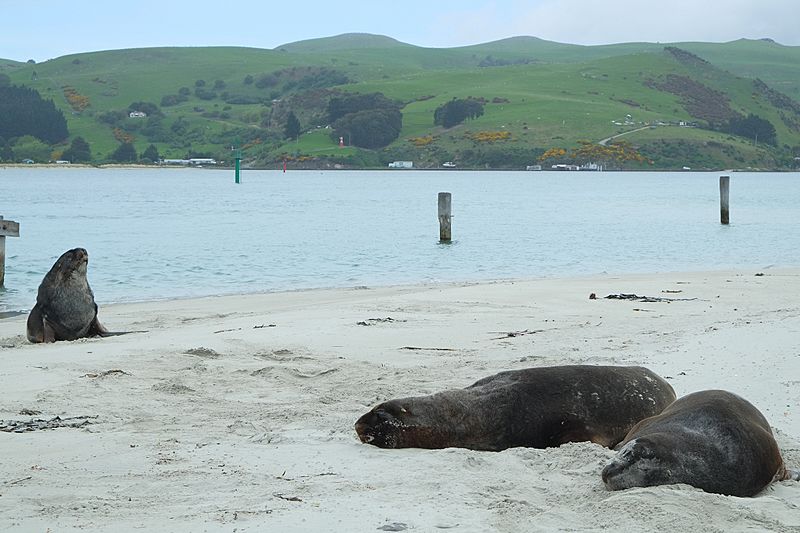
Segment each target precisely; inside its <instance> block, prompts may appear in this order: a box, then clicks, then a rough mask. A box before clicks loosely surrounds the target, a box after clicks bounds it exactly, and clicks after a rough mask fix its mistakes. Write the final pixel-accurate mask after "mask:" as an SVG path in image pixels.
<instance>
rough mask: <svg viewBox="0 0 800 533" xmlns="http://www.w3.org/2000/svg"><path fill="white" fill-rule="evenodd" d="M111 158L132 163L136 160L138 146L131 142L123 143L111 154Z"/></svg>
mask: <svg viewBox="0 0 800 533" xmlns="http://www.w3.org/2000/svg"><path fill="white" fill-rule="evenodd" d="M111 159H112V160H113V161H116V162H118V163H132V162H134V161H136V148H134V146H133V145H132V144H131V143H122V144H120V145H119V147H118V148H117V149H116V150H114V153H113V154H111Z"/></svg>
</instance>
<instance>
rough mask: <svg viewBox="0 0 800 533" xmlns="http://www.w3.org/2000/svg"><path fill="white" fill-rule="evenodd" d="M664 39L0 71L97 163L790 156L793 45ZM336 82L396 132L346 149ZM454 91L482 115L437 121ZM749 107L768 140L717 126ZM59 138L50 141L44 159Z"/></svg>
mask: <svg viewBox="0 0 800 533" xmlns="http://www.w3.org/2000/svg"><path fill="white" fill-rule="evenodd" d="M668 46H669V47H671V48H670V49H669V50H671V51H668V50H665V45H663V44H656V43H625V44H617V45H605V46H578V45H570V44H561V43H554V42H550V41H544V40H541V39H537V38H534V37H515V38H511V39H504V40H501V41H495V42H490V43H484V44H480V45H475V46H468V47H458V48H423V47H418V46H413V45H410V44H406V43H402V42H399V41H397V40H395V39H392V38H390V37H385V36H377V35H369V34H345V35H339V36H335V37H328V38H322V39H312V40H307V41H300V42H296V43H287V44H285V45H282V46H279V47H277V48H275V49H273V50H264V49H254V48H241V47H206V48H144V49H132V50H114V51H105V52H92V53H85V54H73V55H69V56H64V57H60V58H57V59H53V60H50V61H46V62H43V63H39V64H28V63H17V62H13V61H5V60H0V73H3V74H5V75H7V76H8V77H10V79H11V82H12V83H14V84H16V85H25V86H28V87H32V88H34V89H36V90H37V91H39V92H40V94H41V95H42V96H43V97H44V98H49V99H52V100H53V101H54V102H55V104H56V105H57V107H59V108H60V109H62V111H63V112H64V115H65V117H66V118H67V122H68V126H69V131H70V139H74V138H75V137H78V136H80V137H83V138H84V139H86V140H87V141H88V142H89V145H90V147H91V150H92V155H93V159H94V160H95V161H96V162H104V161H107V160H108V159H110V157H111V154H112V152H114V150H116V148H117V147H118V146H119V145H120V143H121V142H124V141H131V142H132V143H133V144H134V146H135V148H136V151H137V152H138V153H139V154H141V153H142V152H143V151H144V150H145V148H147V147H148V146H149V145H150V144H153V145H155V146H156V148H157V149H158V152H159V154H160V155H161V157H165V158H185V157H192V156H205V157H214V158H216V159H218V160H230V153H231V152H230V148H231V146H242V147H243V148H244V158H245V161H246V163H247V164H251V165H258V166H269V165H274V164H277V162H279V161H281V160H283V159H289V161H290V164H294V165H307V166H318V167H323V168H327V167H328V166H331V165H336V164H341V165H350V166H385V164H386V162H387V161H391V160H394V159H409V160H413V161H415V166H417V167H438V166H440V165H441V163H442V162H443V161H455V162H456V163H457V164H458V165H459V166H461V167H481V168H484V167H487V166H488V167H492V168H494V167H500V168H503V167H506V168H520V167H524V166H525V165H526V164H534V163H536V162H537V158H538V157H539V156H540V155H541V154H542V153H544V152H545V151H547V150H550V149H563V150H565V151H566V152H567V153H566V154H565V155H564V156H563V157H562V159H564V158H567V159H568V158H569V156H570V153H572V152H574V151H575V150H576V149H577V148H580V147H581V146H585V145H584V144H581V143H582V141H588V142H589V143H590V144H592V145H593V146H594V149H593V150H595V152H597V153H598V158H602V157H605V156H604V155H603V154H602V153H599V152H600V149H599V148H597V146H599V145H598V144H597V143H599V141H601V140H603V139H607V138H609V137H612V136H615V135H620V134H625V135H624V136H623V137H620V138H619V140H620V141H622V140H624V141H625V142H626V143H628V144H629V145H630V149H631V150H633V151H635V152H636V153H637V154H639V155H640V156H642V157H641V158H640V159H641V160H640V161H638V162H637V161H635V160H634V161H614V162H612V161H608V163H609V164H610V163H615V164H617V165H619V166H621V167H623V168H627V167H631V168H674V167H678V168H680V167H682V166H690V167H692V168H747V167H757V168H790V167H791V166H793V165H794V161H793V158H794V157H796V156H800V105H799V104H797V100H798V99H800V47H787V46H782V45H779V44H776V43H774V42H770V41H763V40H762V41H752V40H739V41H734V42H730V43H721V44H719V43H678V44H674V45H668ZM676 49H677V50H678V51H676ZM337 91H338V92H339V93H341V92H347V93H371V92H381V93H383V94H384V95H386V96H387V97H389V98H392V99H396V100H398V101H400V102H401V106H402V116H403V123H402V130H401V131H400V135H399V137H398V139H397V140H396V141H394V142H393V143H392V144H391V145H389V146H388V147H386V148H384V149H381V150H364V149H358V148H354V147H345V148H341V147H339V146H338V143H336V142H334V140H333V139H331V136H330V130H328V129H326V128H325V126H327V123H328V121H327V117H326V113H325V109H326V106H327V102H328V100H329V99H330V98H331V97H332V96H335V95H336V94H337ZM453 98H458V99H465V98H472V99H477V100H479V101H481V102H483V103H484V113H483V115H482V116H480V117H477V118H475V119H473V120H468V121H467V122H466V123H464V124H461V125H459V126H456V127H454V128H451V129H447V130H446V129H443V128H441V127H440V126H434V123H433V114H434V111H435V110H436V108H437V107H439V106H442V105H443V104H445V103H447V102H449V101H451V100H452V99H453ZM141 102H144V103H149V104H154V105H153V106H152V109H153V110H154V111H155V112H151V113H150V114H149V116H147V117H145V118H141V117H139V118H131V117H129V116H128V112H129V111H131V110H133V109H134V108H136V106H135V105H134V106H133V107H132V104H134V103H141ZM148 109H149V107H148ZM290 111H291V112H293V113H294V114H295V115H296V116H297V117H298V118H299V119H300V122H301V126H302V128H303V131H304V133H303V134H302V135H301V136H300V138H299V139H297V140H286V139H284V138H283V126H284V123H285V120H286V117H287V116H288V113H289V112H290ZM749 115H755V116H757V117H759V118H760V119H763V120H766V121H769V123H770V124H771V125H772V126H773V127H774V132H775V136H776V142H775V143H774V145H769V144H765V143H764V142H763V141H764V137H763V136H762V139H761V142H760V143H759V142H757V138H749V137H747V136H746V135H741V134H737V135H734V134H731V133H730V132H728V131H726V129H725V128H724V127H723V126H724V124H726V123H727V122H726V121H728V120H729V119H730V118H732V117H733V118H735V117H747V116H749ZM681 124H683V125H681ZM633 130H637V131H633ZM628 132H631V133H628ZM614 142H615V141H614V140H612V141H610V143H611V144H613V143H614ZM68 146H69V144H68V143H65V144H64V145H58V146H53V147H52V152H53V154H52V155H53V158H54V159H55V158H57V157H58V155H59V154H60V153H61V152H63V151H64V150H65V149H66V148H67V147H68ZM0 148H2V147H1V146H0ZM12 148H13V146H12ZM595 152H591V153H595ZM15 155H16V151H15ZM575 157H576V158H577V156H575ZM17 159H19V157H17ZM651 161H652V163H650V162H651ZM551 162H555V160H552V161H551V160H546V161H545V164H549V163H551ZM576 162H577V161H576ZM584 162H586V161H584Z"/></svg>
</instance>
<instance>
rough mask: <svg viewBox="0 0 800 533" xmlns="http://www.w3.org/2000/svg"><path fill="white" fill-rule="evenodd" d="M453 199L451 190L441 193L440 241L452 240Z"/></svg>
mask: <svg viewBox="0 0 800 533" xmlns="http://www.w3.org/2000/svg"><path fill="white" fill-rule="evenodd" d="M451 199H452V195H451V194H450V193H449V192H440V193H439V242H450V237H451V235H450V219H451V218H452V215H451V214H450V205H451Z"/></svg>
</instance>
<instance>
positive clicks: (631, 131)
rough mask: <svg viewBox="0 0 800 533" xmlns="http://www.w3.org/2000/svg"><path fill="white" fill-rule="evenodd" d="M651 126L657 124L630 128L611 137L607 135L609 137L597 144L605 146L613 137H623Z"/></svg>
mask: <svg viewBox="0 0 800 533" xmlns="http://www.w3.org/2000/svg"><path fill="white" fill-rule="evenodd" d="M649 128H655V126H643V127H641V128H636V129H635V130H630V131H625V132H622V133H618V134H617V135H612V136H611V137H607V138H605V139H603V140H602V141H597V144H599V145H600V146H605V145H606V144H607V143H608V141H610V140H612V139H616V138H617V137H622V136H623V135H628V134H629V133H635V132H637V131H642V130H646V129H649Z"/></svg>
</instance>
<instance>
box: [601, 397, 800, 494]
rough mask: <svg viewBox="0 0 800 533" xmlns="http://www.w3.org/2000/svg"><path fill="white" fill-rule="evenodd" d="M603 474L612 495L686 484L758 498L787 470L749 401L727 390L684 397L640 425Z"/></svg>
mask: <svg viewBox="0 0 800 533" xmlns="http://www.w3.org/2000/svg"><path fill="white" fill-rule="evenodd" d="M618 448H619V453H618V454H617V456H616V457H615V458H614V459H613V460H612V461H611V462H610V463H609V464H608V465H606V467H605V468H604V469H603V473H602V476H603V482H604V483H605V484H606V487H608V488H609V489H610V490H619V489H627V488H631V487H650V486H653V485H669V484H672V483H686V484H688V485H692V486H694V487H697V488H700V489H703V490H704V491H706V492H714V493H718V494H726V495H730V496H753V495H755V494H757V493H759V492H760V491H761V490H763V489H764V487H766V486H767V485H769V484H770V483H771V482H772V481H774V480H776V481H777V480H786V479H794V480H798V479H800V473H798V472H796V471H791V470H787V469H786V467H785V465H784V463H783V459H782V458H781V454H780V450H778V445H777V443H776V442H775V438H774V437H773V436H772V430H771V429H770V427H769V423H768V422H767V420H766V419H765V418H764V416H763V415H762V414H761V413H760V412H759V411H758V409H756V408H755V407H754V406H753V405H752V404H751V403H750V402H748V401H747V400H745V399H744V398H741V397H740V396H737V395H736V394H733V393H730V392H727V391H722V390H707V391H701V392H695V393H693V394H689V395H688V396H684V397H683V398H681V399H679V400H677V401H676V402H675V403H673V404H672V405H670V406H669V407H667V408H666V409H665V410H664V412H662V413H661V414H658V415H655V416H653V417H651V418H647V419H645V420H642V421H641V422H639V423H638V424H636V425H635V426H634V427H633V429H631V431H630V433H628V435H627V436H626V437H625V440H624V441H622V443H620V445H619V446H618Z"/></svg>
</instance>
